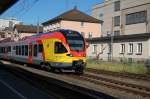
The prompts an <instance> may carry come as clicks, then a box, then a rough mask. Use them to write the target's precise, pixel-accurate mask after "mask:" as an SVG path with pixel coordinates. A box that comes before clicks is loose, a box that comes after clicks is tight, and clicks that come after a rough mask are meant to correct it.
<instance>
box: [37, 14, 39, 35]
mask: <svg viewBox="0 0 150 99" xmlns="http://www.w3.org/2000/svg"><path fill="white" fill-rule="evenodd" d="M38 33H39V17H38V20H37V34H38Z"/></svg>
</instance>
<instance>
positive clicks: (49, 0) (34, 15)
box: [0, 0, 103, 25]
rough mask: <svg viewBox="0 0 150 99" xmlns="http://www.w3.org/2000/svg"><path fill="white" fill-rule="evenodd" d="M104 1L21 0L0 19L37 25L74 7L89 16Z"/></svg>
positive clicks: (0, 16)
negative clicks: (96, 5) (93, 7)
mask: <svg viewBox="0 0 150 99" xmlns="http://www.w3.org/2000/svg"><path fill="white" fill-rule="evenodd" d="M102 2H103V0H19V1H18V2H17V3H16V4H15V5H13V6H12V7H11V8H9V9H8V10H7V11H6V12H4V13H3V14H2V15H0V18H17V20H19V21H22V22H23V23H24V24H34V25H36V24H37V22H38V20H39V23H40V24H41V23H43V22H45V21H47V20H50V19H51V18H54V17H56V16H58V15H60V14H61V13H63V12H65V11H68V10H71V9H73V8H74V6H77V8H78V9H79V10H81V11H83V12H85V13H87V14H89V15H91V13H92V6H93V5H94V4H98V3H102Z"/></svg>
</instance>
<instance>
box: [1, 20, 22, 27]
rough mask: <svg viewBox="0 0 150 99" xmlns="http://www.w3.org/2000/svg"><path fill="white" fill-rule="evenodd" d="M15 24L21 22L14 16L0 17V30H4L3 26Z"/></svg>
mask: <svg viewBox="0 0 150 99" xmlns="http://www.w3.org/2000/svg"><path fill="white" fill-rule="evenodd" d="M15 24H21V22H20V21H18V20H17V19H15V18H10V19H0V30H5V28H13V27H14V26H15Z"/></svg>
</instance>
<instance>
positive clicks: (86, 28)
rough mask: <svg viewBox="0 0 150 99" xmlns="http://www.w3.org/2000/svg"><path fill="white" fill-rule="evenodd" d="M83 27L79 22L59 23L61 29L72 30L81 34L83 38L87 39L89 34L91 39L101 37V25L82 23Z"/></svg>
mask: <svg viewBox="0 0 150 99" xmlns="http://www.w3.org/2000/svg"><path fill="white" fill-rule="evenodd" d="M83 24H84V25H83V26H81V22H76V21H61V28H62V29H72V30H76V31H79V32H80V33H81V32H83V33H84V36H85V38H88V35H89V32H91V33H92V37H100V36H101V25H100V23H88V22H84V23H83Z"/></svg>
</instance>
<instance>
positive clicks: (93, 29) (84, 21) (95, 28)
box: [43, 8, 102, 38]
mask: <svg viewBox="0 0 150 99" xmlns="http://www.w3.org/2000/svg"><path fill="white" fill-rule="evenodd" d="M101 24H102V21H100V20H98V19H96V18H94V17H91V16H89V15H87V14H85V13H83V12H81V11H79V10H78V9H77V8H74V9H72V10H69V11H67V12H64V13H62V14H61V15H59V16H57V17H55V18H52V19H50V20H48V21H46V22H44V23H43V28H44V31H45V32H49V31H54V30H57V29H71V30H76V31H79V32H80V33H81V34H82V35H83V36H84V37H85V38H93V37H100V36H101Z"/></svg>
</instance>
